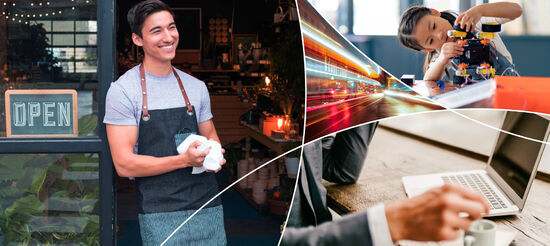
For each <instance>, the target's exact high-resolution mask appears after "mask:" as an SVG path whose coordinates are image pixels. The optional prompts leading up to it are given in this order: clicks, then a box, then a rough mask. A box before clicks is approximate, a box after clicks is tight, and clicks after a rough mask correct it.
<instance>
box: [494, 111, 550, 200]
mask: <svg viewBox="0 0 550 246" xmlns="http://www.w3.org/2000/svg"><path fill="white" fill-rule="evenodd" d="M547 128H548V120H546V119H544V118H542V117H540V116H538V115H536V114H531V113H522V112H507V113H506V118H505V119H504V123H503V124H502V129H503V130H505V131H508V132H512V133H515V134H518V135H521V136H525V137H528V138H532V139H537V140H540V141H544V140H545V134H546V129H547ZM542 145H543V143H538V142H535V141H531V140H527V139H524V138H520V137H516V136H513V135H510V134H507V133H504V132H500V133H499V136H498V140H497V144H496V146H495V151H494V153H493V158H492V159H491V163H489V165H490V166H491V167H492V168H493V169H494V170H495V171H496V172H497V173H498V175H499V176H500V177H502V179H504V181H505V182H506V183H507V184H508V185H509V186H510V187H512V189H513V190H514V192H516V194H517V195H518V196H519V197H521V198H522V199H523V196H524V195H525V190H526V189H527V186H528V183H529V179H530V177H531V173H532V171H533V168H534V167H535V166H536V162H537V157H538V156H539V152H540V151H541V147H542Z"/></svg>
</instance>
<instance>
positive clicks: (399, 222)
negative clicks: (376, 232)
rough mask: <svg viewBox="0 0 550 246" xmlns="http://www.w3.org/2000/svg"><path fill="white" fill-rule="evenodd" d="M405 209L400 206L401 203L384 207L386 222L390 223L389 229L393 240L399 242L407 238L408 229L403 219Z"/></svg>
mask: <svg viewBox="0 0 550 246" xmlns="http://www.w3.org/2000/svg"><path fill="white" fill-rule="evenodd" d="M402 211H403V209H402V208H401V206H400V202H394V203H390V204H386V205H384V212H385V213H386V220H387V222H388V228H389V230H390V235H391V239H392V240H393V241H394V242H397V241H399V240H401V239H404V238H405V236H404V235H405V234H406V229H407V228H406V227H405V223H404V221H403V218H401V217H402Z"/></svg>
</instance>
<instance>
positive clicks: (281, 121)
mask: <svg viewBox="0 0 550 246" xmlns="http://www.w3.org/2000/svg"><path fill="white" fill-rule="evenodd" d="M282 126H283V119H281V118H279V119H278V120H277V130H279V131H280V130H281V127H282Z"/></svg>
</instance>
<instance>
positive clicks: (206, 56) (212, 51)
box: [202, 34, 216, 68]
mask: <svg viewBox="0 0 550 246" xmlns="http://www.w3.org/2000/svg"><path fill="white" fill-rule="evenodd" d="M204 37H205V38H204V40H203V50H204V53H203V57H202V65H203V66H204V67H208V68H212V67H215V66H216V43H214V40H213V39H212V38H211V37H210V35H209V34H208V35H204Z"/></svg>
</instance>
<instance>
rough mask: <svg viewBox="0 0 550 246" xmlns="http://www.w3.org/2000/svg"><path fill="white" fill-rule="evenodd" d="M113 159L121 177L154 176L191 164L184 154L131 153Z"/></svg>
mask: <svg viewBox="0 0 550 246" xmlns="http://www.w3.org/2000/svg"><path fill="white" fill-rule="evenodd" d="M113 161H114V162H115V168H116V170H117V173H118V175H119V176H121V177H148V176H155V175H159V174H163V173H167V172H171V171H173V170H176V169H180V168H185V167H189V166H191V165H189V164H188V162H187V161H186V160H185V156H184V155H175V156H166V157H154V156H147V155H138V154H134V153H132V154H128V156H126V157H120V158H113Z"/></svg>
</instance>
